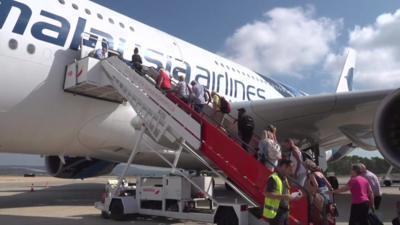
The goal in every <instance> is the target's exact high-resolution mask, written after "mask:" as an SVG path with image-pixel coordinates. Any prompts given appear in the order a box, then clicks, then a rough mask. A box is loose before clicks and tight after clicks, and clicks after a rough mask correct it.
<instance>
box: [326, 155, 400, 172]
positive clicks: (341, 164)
mask: <svg viewBox="0 0 400 225" xmlns="http://www.w3.org/2000/svg"><path fill="white" fill-rule="evenodd" d="M354 163H363V164H364V165H365V166H366V167H367V169H368V170H370V171H372V172H374V173H375V174H386V172H387V171H388V169H389V167H390V164H389V163H388V162H387V161H386V160H384V159H382V158H379V157H373V158H362V157H359V156H346V157H344V158H343V159H341V160H338V161H336V162H333V163H329V164H328V170H327V172H334V173H335V174H336V175H350V171H351V165H352V164H354ZM392 173H400V170H399V169H396V168H394V169H393V171H392Z"/></svg>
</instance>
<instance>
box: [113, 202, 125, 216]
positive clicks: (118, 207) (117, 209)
mask: <svg viewBox="0 0 400 225" xmlns="http://www.w3.org/2000/svg"><path fill="white" fill-rule="evenodd" d="M110 212H111V213H110V217H111V219H114V220H124V219H125V214H124V206H123V205H122V201H121V200H118V199H117V200H113V201H112V202H111V205H110Z"/></svg>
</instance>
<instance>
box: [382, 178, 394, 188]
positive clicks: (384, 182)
mask: <svg viewBox="0 0 400 225" xmlns="http://www.w3.org/2000/svg"><path fill="white" fill-rule="evenodd" d="M383 184H384V185H385V186H386V187H390V186H392V181H390V180H385V181H383Z"/></svg>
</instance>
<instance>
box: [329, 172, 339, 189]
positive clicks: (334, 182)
mask: <svg viewBox="0 0 400 225" xmlns="http://www.w3.org/2000/svg"><path fill="white" fill-rule="evenodd" d="M327 179H328V181H329V183H330V184H331V186H332V188H333V190H336V189H338V188H339V181H338V179H337V177H336V176H334V175H333V176H328V178H327Z"/></svg>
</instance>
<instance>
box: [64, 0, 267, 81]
mask: <svg viewBox="0 0 400 225" xmlns="http://www.w3.org/2000/svg"><path fill="white" fill-rule="evenodd" d="M58 1H59V2H60V3H61V4H63V5H64V4H65V0H58ZM72 8H74V9H75V10H78V9H79V7H78V5H77V4H75V3H72ZM85 12H86V14H88V15H91V14H92V12H91V11H90V10H89V9H85ZM97 18H99V19H100V20H103V15H101V14H100V13H97ZM108 22H110V23H111V24H115V22H114V20H113V19H112V18H108ZM119 26H120V27H121V28H125V25H124V24H123V23H122V22H120V23H119ZM129 29H130V30H131V31H132V32H133V31H135V29H134V28H133V27H132V26H130V27H129ZM215 64H217V65H220V66H222V67H224V68H225V67H226V68H227V69H228V70H230V69H232V71H233V72H237V73H239V74H242V75H243V76H246V75H247V77H249V78H252V79H254V80H257V81H261V82H264V83H266V81H265V80H263V79H261V78H257V77H255V76H251V75H249V74H245V73H244V72H241V71H240V70H238V69H235V68H233V67H232V68H230V67H229V66H228V65H226V66H224V64H222V63H218V62H217V61H215Z"/></svg>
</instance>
